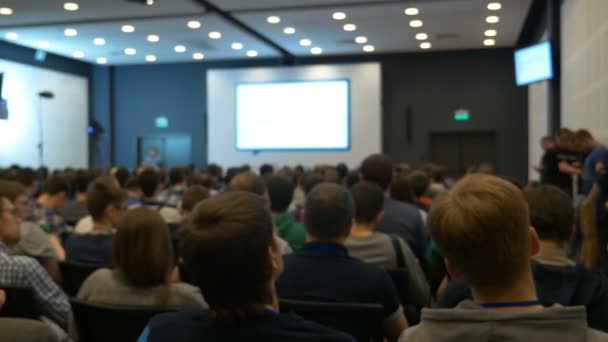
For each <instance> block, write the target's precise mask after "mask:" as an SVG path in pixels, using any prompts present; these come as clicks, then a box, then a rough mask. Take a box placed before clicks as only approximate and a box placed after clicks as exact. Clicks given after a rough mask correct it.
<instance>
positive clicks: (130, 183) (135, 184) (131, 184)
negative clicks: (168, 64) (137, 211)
mask: <svg viewBox="0 0 608 342" xmlns="http://www.w3.org/2000/svg"><path fill="white" fill-rule="evenodd" d="M123 188H125V189H127V190H133V189H138V190H139V189H141V187H140V186H139V181H138V180H137V177H131V178H129V179H128V180H127V181H126V182H125V185H124V186H123Z"/></svg>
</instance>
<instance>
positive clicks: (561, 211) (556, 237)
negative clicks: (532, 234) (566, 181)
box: [524, 185, 574, 246]
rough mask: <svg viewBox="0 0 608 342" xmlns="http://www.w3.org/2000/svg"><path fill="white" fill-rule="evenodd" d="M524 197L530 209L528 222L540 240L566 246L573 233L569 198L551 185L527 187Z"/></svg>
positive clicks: (572, 216) (571, 209) (570, 200)
mask: <svg viewBox="0 0 608 342" xmlns="http://www.w3.org/2000/svg"><path fill="white" fill-rule="evenodd" d="M524 196H525V198H526V201H527V202H528V207H529V208H530V222H531V224H532V227H534V229H535V230H536V232H537V233H538V236H539V237H540V239H541V240H545V241H551V242H554V243H557V244H558V245H560V246H566V245H567V244H568V242H569V240H570V238H571V237H572V232H573V231H574V208H573V207H572V199H570V196H568V195H567V194H566V193H565V192H563V191H562V190H561V189H559V188H558V187H556V186H553V185H539V186H536V187H527V188H526V189H525V190H524Z"/></svg>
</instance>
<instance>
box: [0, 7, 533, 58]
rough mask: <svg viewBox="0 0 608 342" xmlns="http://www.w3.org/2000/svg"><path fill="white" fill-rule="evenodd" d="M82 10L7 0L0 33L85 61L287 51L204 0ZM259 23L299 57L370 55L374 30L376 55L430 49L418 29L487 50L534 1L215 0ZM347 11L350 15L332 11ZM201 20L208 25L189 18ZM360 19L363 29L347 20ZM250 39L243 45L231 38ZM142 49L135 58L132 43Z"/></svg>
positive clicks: (437, 42)
mask: <svg viewBox="0 0 608 342" xmlns="http://www.w3.org/2000/svg"><path fill="white" fill-rule="evenodd" d="M71 1H73V2H77V3H78V4H79V6H80V9H79V10H78V11H74V12H69V11H65V10H64V9H63V3H64V1H63V0H0V7H9V8H12V9H13V14H12V15H9V16H2V15H0V38H1V39H5V35H6V33H8V32H15V33H17V34H18V35H19V39H18V40H15V41H13V42H14V43H17V44H21V45H24V46H28V47H33V48H39V47H38V45H39V42H41V41H46V42H48V43H49V44H50V46H49V47H48V48H44V49H42V50H46V51H49V52H52V53H56V54H59V55H63V56H67V57H70V58H71V57H72V53H73V52H74V51H82V52H84V53H85V57H84V60H85V61H88V62H92V63H94V62H95V61H96V59H97V57H105V58H107V59H108V63H109V64H112V65H121V64H141V63H147V62H146V60H145V56H146V55H154V56H156V57H157V62H156V63H163V62H186V61H192V60H193V59H192V54H193V53H195V52H201V53H203V54H204V55H205V60H223V59H237V58H248V57H247V55H246V52H247V51H248V50H255V51H256V52H257V53H258V57H279V56H280V55H281V54H280V52H279V51H276V50H275V49H274V48H273V47H272V46H270V45H268V44H266V43H265V42H263V41H262V40H260V39H258V38H257V37H255V36H254V35H252V34H250V33H248V32H246V31H244V30H242V29H240V28H238V27H237V26H235V25H234V24H232V23H230V22H229V21H227V20H225V19H224V18H222V17H220V16H219V15H218V14H215V13H205V10H204V9H203V8H202V7H201V6H200V5H198V4H197V3H195V1H194V0H155V4H154V5H152V6H145V5H140V4H134V3H131V2H126V1H125V0H71ZM495 1H499V2H501V3H502V9H500V10H498V11H490V10H488V9H487V4H488V3H490V2H495ZM212 2H213V3H214V4H215V5H216V6H218V7H220V8H222V9H224V10H226V11H229V12H230V13H231V14H232V15H234V16H235V17H236V18H237V19H239V20H241V21H242V22H244V23H245V24H247V25H248V26H250V27H251V28H253V29H254V30H256V31H258V32H259V33H261V34H262V35H264V36H266V37H268V38H269V39H270V40H272V41H274V42H275V43H277V44H278V45H279V46H281V47H282V48H284V49H285V50H287V51H289V52H290V53H292V54H294V55H296V56H309V55H310V49H311V47H320V48H321V49H322V50H323V55H344V54H365V53H367V52H364V51H363V50H362V46H363V45H359V44H356V43H355V42H354V38H355V37H356V36H366V37H367V38H368V40H369V42H368V44H371V45H373V46H374V48H375V51H374V52H373V53H391V52H412V51H421V49H420V47H419V44H420V41H417V40H416V39H415V34H416V33H419V32H425V33H427V34H429V39H428V40H427V41H428V42H430V43H431V44H432V48H431V49H430V51H443V50H460V49H476V48H483V47H484V45H483V40H484V36H483V32H484V31H485V30H486V29H490V28H492V29H496V30H497V31H498V36H497V37H496V38H495V39H496V45H495V47H507V46H514V45H515V44H516V42H517V39H518V37H519V34H520V31H521V29H522V26H523V23H524V21H525V18H526V16H527V13H528V9H529V7H530V3H531V2H532V0H418V1H396V0H212ZM412 6H413V7H416V8H418V9H419V10H420V13H419V14H418V15H416V16H406V15H405V14H404V9H405V8H407V7H412ZM336 11H340V12H344V13H345V14H346V15H347V18H346V19H345V20H340V21H338V20H334V19H332V13H334V12H336ZM270 15H275V16H279V17H280V18H281V22H280V23H279V24H269V23H268V22H267V21H266V18H267V17H268V16H270ZM488 15H498V16H499V17H500V22H499V23H496V24H488V23H486V22H485V18H486V17H487V16H488ZM413 19H420V20H422V21H423V22H424V25H423V27H421V28H412V27H410V26H409V21H410V20H413ZM190 20H199V21H200V22H201V24H202V26H201V28H199V29H190V28H188V27H187V26H186V24H187V22H188V21H190ZM346 23H353V24H355V25H356V26H357V30H356V31H354V32H346V31H344V30H343V29H342V26H343V25H344V24H346ZM123 24H130V25H133V26H135V32H134V33H124V32H121V30H120V28H121V26H122V25H123ZM288 26H289V27H293V28H295V29H296V33H295V34H293V35H286V34H284V33H283V28H285V27H288ZM66 28H74V29H76V30H78V33H79V34H78V36H76V37H66V36H65V35H64V34H63V32H64V30H65V29H66ZM211 31H219V32H221V33H222V38H221V39H217V40H214V39H210V38H209V37H208V33H209V32H211ZM149 34H156V35H158V36H160V41H159V42H158V43H150V42H148V41H146V37H147V35H149ZM96 37H102V38H104V39H105V40H106V41H107V44H106V45H105V46H95V45H93V43H92V40H93V39H94V38H96ZM303 38H307V39H310V40H311V41H312V43H313V44H312V45H311V46H310V47H302V46H300V45H299V41H300V39H303ZM233 42H240V43H242V44H243V45H244V48H243V49H242V50H238V51H237V50H233V49H232V48H231V44H232V43H233ZM178 44H180V45H184V46H186V47H187V52H185V53H176V52H175V51H174V46H175V45H178ZM126 48H135V49H136V51H137V54H136V55H135V56H127V55H125V54H124V49H126Z"/></svg>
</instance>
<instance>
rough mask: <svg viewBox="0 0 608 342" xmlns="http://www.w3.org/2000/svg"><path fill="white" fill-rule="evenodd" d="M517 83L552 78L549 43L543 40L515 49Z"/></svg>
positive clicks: (521, 83) (522, 83) (528, 82)
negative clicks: (542, 41)
mask: <svg viewBox="0 0 608 342" xmlns="http://www.w3.org/2000/svg"><path fill="white" fill-rule="evenodd" d="M515 74H516V78H517V85H526V84H530V83H534V82H539V81H544V80H550V79H551V78H553V63H552V59H551V43H550V42H544V43H540V44H536V45H533V46H530V47H527V48H525V49H521V50H517V51H515Z"/></svg>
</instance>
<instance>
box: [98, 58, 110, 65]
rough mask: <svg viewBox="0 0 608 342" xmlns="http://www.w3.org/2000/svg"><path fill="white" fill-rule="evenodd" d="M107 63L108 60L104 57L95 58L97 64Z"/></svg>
mask: <svg viewBox="0 0 608 342" xmlns="http://www.w3.org/2000/svg"><path fill="white" fill-rule="evenodd" d="M106 63H108V59H107V58H105V57H97V64H106Z"/></svg>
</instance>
